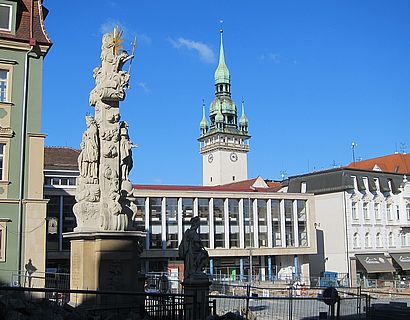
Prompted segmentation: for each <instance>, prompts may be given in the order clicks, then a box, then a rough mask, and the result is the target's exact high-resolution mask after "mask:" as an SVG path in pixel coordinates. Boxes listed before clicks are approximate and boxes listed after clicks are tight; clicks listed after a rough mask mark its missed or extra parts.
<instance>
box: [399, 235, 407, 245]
mask: <svg viewBox="0 0 410 320" xmlns="http://www.w3.org/2000/svg"><path fill="white" fill-rule="evenodd" d="M406 240H407V239H406V234H405V233H404V232H400V244H401V246H402V247H405V246H407V241H406Z"/></svg>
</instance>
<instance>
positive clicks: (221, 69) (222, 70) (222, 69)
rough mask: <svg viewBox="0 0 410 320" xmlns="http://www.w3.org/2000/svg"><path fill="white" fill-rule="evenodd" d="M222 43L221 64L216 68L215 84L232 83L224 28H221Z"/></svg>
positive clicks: (220, 50) (220, 51)
mask: <svg viewBox="0 0 410 320" xmlns="http://www.w3.org/2000/svg"><path fill="white" fill-rule="evenodd" d="M220 34H221V45H220V48H219V64H218V67H217V68H216V70H215V84H219V83H230V82H231V75H230V74H229V70H228V67H227V66H226V64H225V54H224V44H223V36H222V35H223V29H222V28H221V30H220Z"/></svg>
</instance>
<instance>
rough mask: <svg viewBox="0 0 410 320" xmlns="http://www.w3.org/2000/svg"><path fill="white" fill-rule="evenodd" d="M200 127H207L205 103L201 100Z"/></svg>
mask: <svg viewBox="0 0 410 320" xmlns="http://www.w3.org/2000/svg"><path fill="white" fill-rule="evenodd" d="M200 128H201V129H208V120H206V116H205V103H204V102H202V120H201V124H200Z"/></svg>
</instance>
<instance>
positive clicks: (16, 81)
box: [0, 0, 52, 284]
mask: <svg viewBox="0 0 410 320" xmlns="http://www.w3.org/2000/svg"><path fill="white" fill-rule="evenodd" d="M47 14H48V10H47V9H46V8H45V7H44V6H43V5H42V1H40V0H35V1H30V0H23V1H6V0H1V1H0V282H4V283H7V284H10V283H13V284H19V281H20V279H19V276H18V274H19V273H21V272H23V273H24V266H25V265H29V264H32V265H33V266H34V267H35V268H36V269H37V270H38V271H39V272H44V270H45V253H46V251H45V241H46V233H45V230H46V220H45V218H46V203H47V201H46V200H45V199H44V197H43V148H44V142H43V141H44V137H45V136H44V135H43V134H42V133H41V115H42V113H41V91H42V88H41V83H42V67H43V60H44V58H45V56H46V54H47V52H48V50H49V48H50V47H51V44H52V43H51V40H50V38H49V37H48V35H47V33H46V31H45V27H44V19H45V18H46V16H47Z"/></svg>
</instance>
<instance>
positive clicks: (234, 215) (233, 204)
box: [228, 199, 239, 248]
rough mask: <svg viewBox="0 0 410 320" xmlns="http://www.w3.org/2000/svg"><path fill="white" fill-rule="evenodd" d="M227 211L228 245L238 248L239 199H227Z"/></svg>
mask: <svg viewBox="0 0 410 320" xmlns="http://www.w3.org/2000/svg"><path fill="white" fill-rule="evenodd" d="M228 211H229V247H230V248H239V200H238V199H229V200H228Z"/></svg>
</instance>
